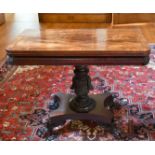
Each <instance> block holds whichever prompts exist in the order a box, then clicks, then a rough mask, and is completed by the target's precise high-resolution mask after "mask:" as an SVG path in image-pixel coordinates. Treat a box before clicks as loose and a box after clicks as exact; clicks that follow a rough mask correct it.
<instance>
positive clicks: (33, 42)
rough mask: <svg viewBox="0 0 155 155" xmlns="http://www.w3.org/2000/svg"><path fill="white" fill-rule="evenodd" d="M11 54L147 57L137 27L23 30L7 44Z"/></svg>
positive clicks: (141, 36) (146, 49) (144, 42)
mask: <svg viewBox="0 0 155 155" xmlns="http://www.w3.org/2000/svg"><path fill="white" fill-rule="evenodd" d="M6 50H7V52H8V55H11V56H23V57H24V56H29V57H31V56H32V57H35V56H37V57H38V56H40V57H41V56H46V57H48V56H59V57H61V56H62V57H64V56H71V57H72V56H74V57H75V56H77V57H79V56H80V57H92V56H95V57H100V56H101V57H102V56H148V55H149V53H150V49H149V47H148V44H147V42H146V40H145V38H144V37H143V34H142V33H141V31H140V30H139V29H133V28H132V29H129V28H128V29H122V28H120V29H45V30H42V31H35V30H25V31H24V32H23V33H22V34H21V35H19V36H18V37H17V38H16V39H15V41H13V42H12V43H11V44H10V45H9V46H8V47H7V49H6Z"/></svg>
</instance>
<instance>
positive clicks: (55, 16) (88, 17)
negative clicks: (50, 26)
mask: <svg viewBox="0 0 155 155" xmlns="http://www.w3.org/2000/svg"><path fill="white" fill-rule="evenodd" d="M38 16H39V21H40V22H44V23H45V22H46V23H47V22H48V23H111V21H112V13H102V14H101V13H100V14H99V13H98V14H97V13H39V14H38Z"/></svg>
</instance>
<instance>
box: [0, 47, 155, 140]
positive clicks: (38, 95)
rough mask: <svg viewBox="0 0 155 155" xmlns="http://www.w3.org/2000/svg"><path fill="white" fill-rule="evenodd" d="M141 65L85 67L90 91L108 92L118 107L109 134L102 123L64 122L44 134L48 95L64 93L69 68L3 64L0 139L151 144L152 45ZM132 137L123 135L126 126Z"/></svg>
mask: <svg viewBox="0 0 155 155" xmlns="http://www.w3.org/2000/svg"><path fill="white" fill-rule="evenodd" d="M151 48H152V52H151V55H150V58H151V60H150V63H149V64H148V65H147V66H90V75H91V79H92V83H93V86H94V90H93V91H91V93H104V92H105V91H109V92H111V93H114V94H115V95H116V96H117V97H116V98H115V99H116V100H117V102H119V103H120V104H121V105H122V107H121V109H120V110H117V111H115V115H114V117H115V119H114V122H115V125H116V126H117V128H116V129H115V130H114V131H113V132H111V131H109V130H108V129H107V128H106V127H105V126H104V124H99V123H97V122H88V121H81V120H67V121H66V123H65V124H64V125H62V126H58V127H57V128H55V132H54V134H51V135H50V134H47V133H48V131H47V130H48V129H47V128H46V125H45V124H46V122H47V121H48V119H49V115H50V114H51V113H52V111H51V110H50V109H49V105H48V104H49V103H48V101H49V99H50V97H51V95H53V94H55V93H57V92H62V93H70V92H71V90H70V86H71V81H72V77H73V71H72V70H73V67H72V66H14V67H12V66H9V65H7V64H5V65H3V66H2V67H1V69H0V140H28V141H30V140H33V141H38V140H155V46H153V45H152V46H151ZM129 120H132V122H133V124H134V136H133V137H130V138H129V137H126V136H124V133H127V132H128V130H127V128H128V122H129Z"/></svg>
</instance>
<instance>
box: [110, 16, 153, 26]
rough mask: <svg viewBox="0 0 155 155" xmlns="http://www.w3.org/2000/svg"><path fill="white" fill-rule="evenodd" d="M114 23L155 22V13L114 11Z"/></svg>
mask: <svg viewBox="0 0 155 155" xmlns="http://www.w3.org/2000/svg"><path fill="white" fill-rule="evenodd" d="M112 16H113V17H112V21H113V24H128V23H148V22H155V13H113V15H112Z"/></svg>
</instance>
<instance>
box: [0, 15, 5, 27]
mask: <svg viewBox="0 0 155 155" xmlns="http://www.w3.org/2000/svg"><path fill="white" fill-rule="evenodd" d="M4 23H5V15H4V13H0V25H1V24H4Z"/></svg>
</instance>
